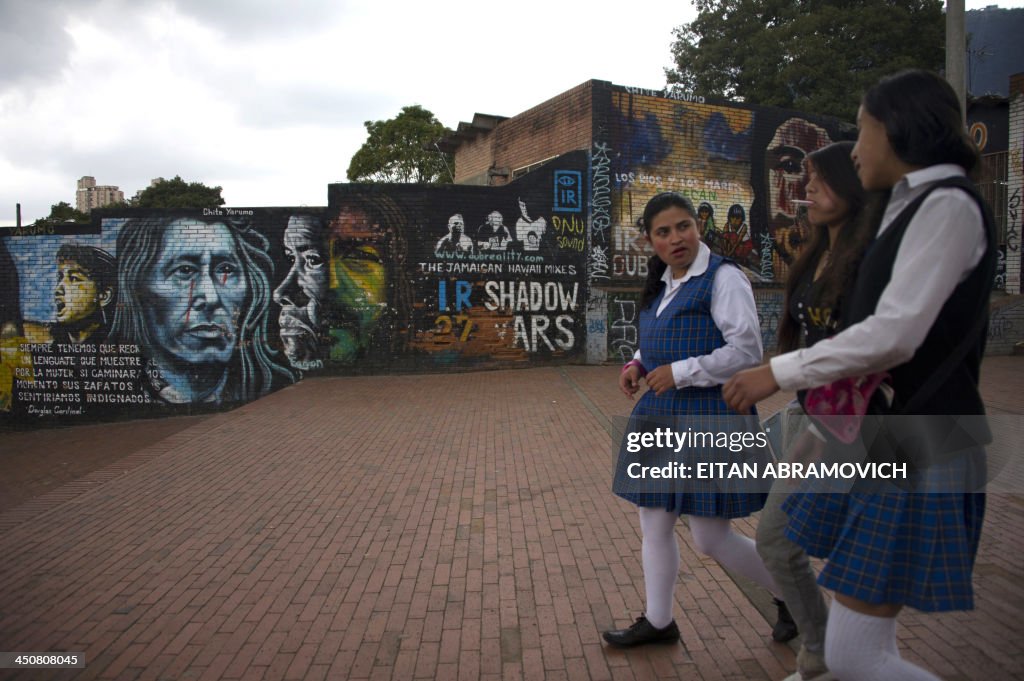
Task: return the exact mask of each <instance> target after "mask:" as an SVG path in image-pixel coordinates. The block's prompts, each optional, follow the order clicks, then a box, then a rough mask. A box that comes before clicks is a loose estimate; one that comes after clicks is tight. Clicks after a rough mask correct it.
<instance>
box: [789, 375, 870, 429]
mask: <svg viewBox="0 0 1024 681" xmlns="http://www.w3.org/2000/svg"><path fill="white" fill-rule="evenodd" d="M888 379H889V374H888V373H886V372H884V371H882V372H879V373H877V374H869V375H867V376H860V377H857V378H842V379H839V380H838V381H833V382H832V383H829V384H828V385H823V386H820V387H818V388H813V389H811V390H808V391H807V394H806V396H805V397H804V405H803V406H804V411H805V412H807V414H808V415H809V416H812V417H825V418H817V419H815V420H816V421H817V422H818V423H820V424H821V425H822V426H824V427H825V429H826V430H828V432H830V433H831V434H832V435H833V436H834V437H835V438H836V439H837V440H839V441H840V442H842V443H844V444H850V443H851V442H853V441H854V440H856V439H857V434H858V433H859V432H860V424H861V422H862V421H863V420H864V415H865V414H866V413H867V411H868V404H870V402H871V396H872V395H873V394H874V392H875V390H877V389H878V386H880V385H881V384H882V383H883V382H884V381H886V380H888Z"/></svg>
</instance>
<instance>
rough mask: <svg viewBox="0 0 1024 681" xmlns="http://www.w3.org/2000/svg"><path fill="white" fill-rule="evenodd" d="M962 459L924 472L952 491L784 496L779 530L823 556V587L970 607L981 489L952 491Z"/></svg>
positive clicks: (861, 596)
mask: <svg viewBox="0 0 1024 681" xmlns="http://www.w3.org/2000/svg"><path fill="white" fill-rule="evenodd" d="M982 456H983V455H982ZM964 466H965V464H964V462H963V461H957V462H953V463H950V464H942V465H936V466H934V467H933V468H931V469H929V471H928V475H929V477H930V478H935V479H938V480H941V481H945V482H948V483H949V484H948V485H946V484H939V485H936V488H939V489H949V490H953V491H937V492H905V491H902V490H897V489H895V488H890V489H889V490H887V491H877V490H868V491H862V490H857V489H856V488H855V489H854V491H851V492H849V493H845V494H841V493H827V494H801V493H796V494H793V495H790V497H789V498H788V499H787V500H786V501H785V502H784V503H783V506H782V508H783V511H785V512H786V513H787V514H788V515H789V525H788V526H787V528H786V536H787V537H789V538H790V539H791V540H793V541H795V542H796V543H797V544H799V545H800V546H802V547H803V548H804V550H806V551H807V553H808V554H810V555H812V556H816V557H818V558H824V559H826V561H827V562H826V564H825V568H824V570H822V572H821V574H820V575H819V576H818V583H819V584H821V586H823V587H825V588H827V589H831V590H833V591H836V592H837V593H841V594H843V595H845V596H849V597H850V598H856V599H858V600H861V601H865V602H867V603H872V604H884V603H887V604H894V605H907V606H910V607H912V608H916V609H917V610H921V611H924V612H943V611H948V610H971V609H972V608H973V607H974V589H973V586H972V583H971V577H972V573H973V570H974V559H975V557H976V555H977V553H978V542H979V540H980V538H981V525H982V520H983V519H984V516H985V495H984V493H980V492H978V493H970V492H964V491H956V487H960V488H963V486H964V485H963V481H964V478H965V471H964ZM956 481H959V484H954V483H955V482H956Z"/></svg>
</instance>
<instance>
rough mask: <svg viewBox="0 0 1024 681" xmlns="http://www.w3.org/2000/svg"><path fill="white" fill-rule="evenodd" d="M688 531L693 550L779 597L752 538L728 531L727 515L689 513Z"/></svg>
mask: <svg viewBox="0 0 1024 681" xmlns="http://www.w3.org/2000/svg"><path fill="white" fill-rule="evenodd" d="M690 534H692V535H693V543H694V544H695V545H696V547H697V550H698V551H700V552H701V553H703V554H704V555H705V556H710V557H712V558H714V559H715V560H716V561H718V564H719V565H721V566H723V567H725V568H728V569H729V570H731V571H733V572H736V573H738V574H741V575H743V576H744V577H746V578H747V579H749V580H750V581H752V582H754V583H755V584H758V585H760V586H762V587H764V588H765V589H768V591H770V592H772V595H773V596H775V597H776V598H779V594H780V593H781V592H780V591H779V587H778V586H777V585H776V584H775V580H774V579H772V575H771V573H770V572H768V568H766V567H765V566H764V561H763V560H761V556H760V555H758V553H757V548H756V546H755V545H754V540H753V539H751V538H750V537H745V536H743V535H742V534H737V533H736V532H733V531H732V522H731V521H730V520H729V519H728V518H697V517H694V516H690Z"/></svg>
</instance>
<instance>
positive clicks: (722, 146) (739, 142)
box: [704, 111, 750, 161]
mask: <svg viewBox="0 0 1024 681" xmlns="http://www.w3.org/2000/svg"><path fill="white" fill-rule="evenodd" d="M704 152H705V153H706V154H707V156H708V158H721V159H725V160H726V161H746V160H747V159H749V158H750V128H747V129H746V130H743V131H741V132H736V133H734V132H733V131H732V128H731V127H730V126H729V121H727V120H726V119H725V116H724V115H723V114H722V112H720V111H715V112H714V113H712V114H711V115H710V116H708V120H707V122H706V123H705V124H704Z"/></svg>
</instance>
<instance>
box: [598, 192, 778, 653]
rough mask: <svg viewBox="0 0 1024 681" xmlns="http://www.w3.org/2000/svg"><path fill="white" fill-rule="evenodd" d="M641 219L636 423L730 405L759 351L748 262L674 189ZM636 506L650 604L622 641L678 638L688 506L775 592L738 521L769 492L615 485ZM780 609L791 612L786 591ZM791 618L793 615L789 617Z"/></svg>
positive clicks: (614, 635) (697, 525)
mask: <svg viewBox="0 0 1024 681" xmlns="http://www.w3.org/2000/svg"><path fill="white" fill-rule="evenodd" d="M642 228H643V231H644V234H645V236H646V238H647V240H648V241H649V242H650V244H651V246H652V247H653V248H654V253H655V255H654V256H653V257H652V258H651V262H650V266H649V271H648V277H647V282H646V284H645V288H644V293H643V297H642V300H641V304H640V307H641V313H640V349H639V351H638V352H637V354H636V356H635V358H634V359H633V360H632V361H631V362H629V363H628V364H627V365H626V366H625V367H624V368H623V371H622V373H621V375H620V378H619V387H620V389H621V390H622V392H623V393H625V394H626V395H627V396H629V397H631V398H632V397H633V396H634V395H635V394H636V392H637V391H638V390H639V381H640V379H641V378H643V379H644V381H645V382H646V384H647V387H648V390H647V391H646V392H645V393H644V394H643V396H642V397H641V398H640V399H639V401H638V402H637V404H636V406H635V407H634V409H633V413H632V416H631V423H632V422H636V421H637V420H641V419H643V418H645V417H674V416H686V415H698V416H700V417H709V418H715V417H716V416H717V415H726V414H729V413H730V412H729V409H728V407H727V406H726V404H725V402H724V401H723V400H722V395H721V385H722V383H724V382H725V380H726V379H727V378H729V377H730V376H731V375H733V374H734V373H735V372H736V371H738V370H740V369H743V368H745V367H750V366H756V365H757V364H759V363H760V361H761V331H760V325H759V323H758V318H757V310H756V307H755V304H754V295H753V291H752V290H751V287H750V282H749V281H748V280H747V278H746V276H745V275H744V274H743V273H742V271H741V270H740V269H739V268H738V267H736V266H734V265H732V264H731V263H730V262H728V261H726V260H725V259H723V258H722V257H720V256H718V255H714V254H712V253H711V251H710V249H709V248H708V247H707V246H706V245H705V244H703V243H702V242H701V235H700V231H699V229H698V226H697V213H696V211H695V210H694V208H693V204H691V203H690V201H689V200H688V199H687V198H685V197H684V196H682V195H681V194H678V193H675V192H664V193H661V194H658V195H656V196H655V197H653V198H652V199H651V200H650V201H649V202H648V203H647V206H646V207H645V209H644V214H643V219H642ZM617 493H618V494H619V495H620V496H623V497H624V498H626V499H628V500H629V501H632V502H633V503H635V504H636V505H637V506H639V514H640V529H641V532H642V535H643V544H642V552H641V555H642V565H643V574H644V586H645V590H646V600H647V608H646V611H645V613H644V615H642V616H641V617H639V618H638V619H637V620H636V622H635V623H634V624H633V625H632V626H630V627H628V628H626V629H618V630H612V631H606V632H604V639H605V640H606V641H607V642H608V643H610V644H612V645H616V646H635V645H640V644H645V643H654V642H675V641H678V640H679V629H678V627H677V625H676V623H675V620H674V619H673V614H672V604H673V592H674V589H675V583H676V575H677V574H678V572H679V565H680V559H679V547H678V545H677V543H676V535H675V524H676V519H677V518H678V517H679V516H680V515H682V514H686V515H688V516H689V525H690V532H691V533H692V536H693V541H694V544H695V545H696V547H697V550H698V551H700V552H701V553H702V554H705V555H708V556H711V557H713V558H715V559H716V560H717V561H718V562H719V563H720V564H722V565H723V566H725V567H726V568H728V569H730V570H732V571H734V572H737V573H739V574H741V575H744V576H745V577H747V578H749V579H751V580H752V581H754V582H755V583H757V584H759V585H761V586H763V587H765V588H766V589H768V590H769V591H771V592H772V593H773V594H775V595H777V594H778V589H777V588H776V587H775V584H774V582H773V581H772V578H771V576H770V575H769V574H768V571H767V570H766V569H765V567H764V564H763V563H762V562H761V559H760V557H759V556H758V555H757V551H756V550H755V548H754V542H753V541H752V540H751V539H750V538H748V537H744V536H742V535H739V534H737V533H735V532H733V531H732V529H731V523H730V519H731V518H738V517H745V516H748V515H750V514H751V513H754V512H755V511H758V510H759V509H760V508H761V507H762V506H763V504H764V498H765V494H764V493H758V492H754V491H750V492H745V491H742V490H736V491H729V492H711V491H708V492H692V493H687V492H672V491H666V490H662V491H647V492H644V491H640V492H617ZM778 605H779V609H780V616H782V617H785V618H786V619H789V616H788V611H786V609H785V605H784V604H783V603H782V602H781V601H779V602H778ZM790 622H791V620H790Z"/></svg>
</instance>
